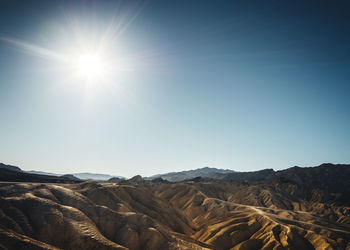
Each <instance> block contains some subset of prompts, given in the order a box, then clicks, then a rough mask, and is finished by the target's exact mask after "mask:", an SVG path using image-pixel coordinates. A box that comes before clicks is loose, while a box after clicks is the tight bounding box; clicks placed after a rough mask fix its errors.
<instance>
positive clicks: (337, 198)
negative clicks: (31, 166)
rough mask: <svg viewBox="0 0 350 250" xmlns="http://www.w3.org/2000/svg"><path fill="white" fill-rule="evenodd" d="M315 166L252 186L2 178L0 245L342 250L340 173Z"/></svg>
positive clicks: (345, 230) (348, 236) (345, 239)
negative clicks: (311, 168) (4, 181)
mask: <svg viewBox="0 0 350 250" xmlns="http://www.w3.org/2000/svg"><path fill="white" fill-rule="evenodd" d="M316 170H317V171H316V172H315V173H313V174H312V173H310V171H312V170H310V169H306V171H307V173H306V174H304V173H300V170H299V169H291V170H290V171H289V172H288V174H289V176H292V177H291V178H289V177H288V175H284V176H279V177H278V178H275V179H271V180H266V181H260V182H247V181H222V180H213V179H201V178H196V179H194V180H192V181H184V182H179V183H167V182H162V181H156V182H151V181H143V180H142V178H141V177H139V178H134V179H132V180H130V181H129V182H128V181H124V182H122V183H97V182H82V183H76V184H55V183H52V184H49V183H45V184H40V183H1V184H0V247H1V248H5V249H55V248H59V249H350V207H349V202H348V200H346V199H347V197H348V196H347V193H346V192H347V188H348V185H349V183H348V182H346V176H344V175H346V173H347V171H348V170H347V169H346V170H344V169H343V170H342V169H341V168H334V169H327V167H326V166H323V167H322V169H316ZM333 170H334V171H337V172H336V173H335V172H334V171H333ZM295 171H296V172H295ZM317 173H318V174H317ZM325 174H327V176H326V177H327V178H326V177H322V176H323V175H325ZM339 174H341V175H342V176H341V177H337V176H338V175H339ZM309 175H313V177H314V180H313V181H308V178H307V176H309ZM295 178H297V179H295ZM305 178H306V179H305ZM332 178H335V179H334V180H333V183H332V182H331V181H332ZM326 179H327V180H328V181H326ZM324 182H326V183H325V184H322V183H324ZM337 182H338V184H337ZM336 187H338V188H336ZM339 187H342V188H343V189H341V188H339Z"/></svg>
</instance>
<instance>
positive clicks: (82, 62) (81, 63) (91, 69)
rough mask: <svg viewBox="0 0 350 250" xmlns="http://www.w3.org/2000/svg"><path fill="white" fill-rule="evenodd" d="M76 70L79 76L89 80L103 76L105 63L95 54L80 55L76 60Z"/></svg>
mask: <svg viewBox="0 0 350 250" xmlns="http://www.w3.org/2000/svg"><path fill="white" fill-rule="evenodd" d="M76 68H77V70H78V72H79V75H80V76H82V77H84V78H87V79H93V78H96V77H99V76H103V71H104V65H103V61H102V59H101V57H100V56H99V55H97V54H94V53H84V54H80V55H78V57H77V59H76Z"/></svg>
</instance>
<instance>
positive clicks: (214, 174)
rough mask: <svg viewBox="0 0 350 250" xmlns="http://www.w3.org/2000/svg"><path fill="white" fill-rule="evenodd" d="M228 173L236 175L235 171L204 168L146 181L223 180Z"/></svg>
mask: <svg viewBox="0 0 350 250" xmlns="http://www.w3.org/2000/svg"><path fill="white" fill-rule="evenodd" d="M228 173H234V171H233V170H229V169H217V168H209V167H204V168H198V169H194V170H187V171H181V172H171V173H166V174H157V175H154V176H151V177H147V178H145V179H148V180H153V179H156V178H162V179H163V180H167V181H171V182H178V181H183V180H186V179H192V178H195V177H210V178H223V176H224V175H225V174H228Z"/></svg>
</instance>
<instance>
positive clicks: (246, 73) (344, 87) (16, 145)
mask: <svg viewBox="0 0 350 250" xmlns="http://www.w3.org/2000/svg"><path fill="white" fill-rule="evenodd" d="M349 10H350V6H349V3H347V2H346V1H339V2H337V4H334V3H333V4H332V3H331V2H328V3H327V2H322V1H309V2H308V3H305V1H284V2H283V3H282V2H280V1H264V2H263V3H262V2H261V1H256V2H250V3H247V2H246V1H232V2H230V1H201V2H199V1H147V2H142V1H139V2H133V1H119V2H117V1H81V2H78V1H76V2H74V3H70V2H69V1H55V2H54V1H33V2H32V3H29V1H1V3H0V39H1V40H0V116H1V123H0V162H4V163H7V164H13V165H19V166H20V167H22V168H23V169H26V170H29V169H35V170H42V171H47V172H56V173H73V172H100V173H109V174H115V175H122V176H127V177H130V176H133V175H136V174H141V175H143V176H149V175H153V174H157V173H165V172H169V171H181V170H186V169H193V168H199V167H204V166H210V167H217V168H228V169H234V170H237V171H253V170H257V169H263V168H274V169H275V170H278V169H284V168H287V167H291V166H294V165H299V166H313V165H318V164H321V163H323V162H332V163H350V153H349V152H350V133H349V131H350V129H349V128H350V116H349V113H350V112H349V107H350V98H349V93H350V92H349V91H350V83H349V79H350V77H349V76H350V70H349V65H350V64H349V63H350V59H349V57H350V48H349V46H348V45H349V43H350V35H349V34H350V33H349V30H350V17H349V15H348V13H349ZM108 28H109V29H108ZM77 30H78V31H77ZM111 30H112V31H113V32H110V31H111ZM75 32H77V33H75ZM108 32H109V33H108ZM106 33H108V34H109V36H108V37H107V38H108V46H106V51H107V54H108V57H111V58H116V60H120V61H121V63H120V66H115V67H113V68H112V69H109V71H110V72H108V77H107V76H106V77H105V78H108V79H107V80H106V79H98V80H99V81H98V83H95V84H94V86H93V87H89V86H88V85H87V84H86V83H85V82H84V81H85V79H79V78H74V77H71V74H70V73H71V72H70V71H69V69H68V68H69V67H68V66H67V65H65V64H62V63H58V62H57V61H55V60H54V59H53V58H51V57H50V56H48V55H46V54H45V53H43V52H42V50H40V51H41V52H40V51H39V50H38V49H37V48H42V49H45V51H47V50H49V51H51V52H54V53H56V52H57V53H63V52H62V51H65V49H67V48H69V51H73V52H76V51H78V50H79V49H78V48H79V46H76V44H78V41H77V39H78V38H79V39H80V40H82V41H83V43H87V44H95V43H100V42H101V38H102V37H103V35H104V34H106ZM77 37H78V38H77ZM80 42H81V41H80ZM33 48H34V49H33ZM45 51H44V52H45ZM39 52H40V53H39ZM126 65H127V67H126ZM124 67H126V68H127V70H121V69H122V68H123V69H124ZM106 74H107V73H106Z"/></svg>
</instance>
